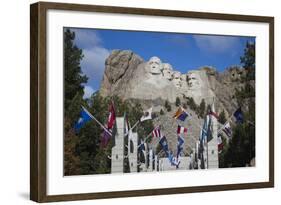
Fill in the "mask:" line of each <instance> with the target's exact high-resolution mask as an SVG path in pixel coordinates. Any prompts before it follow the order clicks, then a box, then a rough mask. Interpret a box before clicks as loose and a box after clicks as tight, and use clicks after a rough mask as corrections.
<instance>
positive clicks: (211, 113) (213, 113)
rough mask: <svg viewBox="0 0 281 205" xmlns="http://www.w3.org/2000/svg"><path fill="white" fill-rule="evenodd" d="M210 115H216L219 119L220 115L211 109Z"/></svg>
mask: <svg viewBox="0 0 281 205" xmlns="http://www.w3.org/2000/svg"><path fill="white" fill-rule="evenodd" d="M209 115H212V116H214V117H215V118H216V119H219V115H218V114H217V113H215V112H213V111H210V113H209Z"/></svg>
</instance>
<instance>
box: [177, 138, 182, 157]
mask: <svg viewBox="0 0 281 205" xmlns="http://www.w3.org/2000/svg"><path fill="white" fill-rule="evenodd" d="M183 144H184V139H183V138H182V137H181V136H178V144H177V158H179V156H180V153H181V151H182V150H183Z"/></svg>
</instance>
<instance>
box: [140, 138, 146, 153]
mask: <svg viewBox="0 0 281 205" xmlns="http://www.w3.org/2000/svg"><path fill="white" fill-rule="evenodd" d="M139 151H145V146H144V141H143V140H141V144H140V145H139Z"/></svg>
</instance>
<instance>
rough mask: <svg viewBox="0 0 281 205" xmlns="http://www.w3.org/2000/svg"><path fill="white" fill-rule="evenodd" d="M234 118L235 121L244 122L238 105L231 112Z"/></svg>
mask: <svg viewBox="0 0 281 205" xmlns="http://www.w3.org/2000/svg"><path fill="white" fill-rule="evenodd" d="M233 116H234V117H235V119H236V123H243V122H244V115H243V112H242V109H241V107H239V108H238V109H237V110H236V111H235V112H234V114H233Z"/></svg>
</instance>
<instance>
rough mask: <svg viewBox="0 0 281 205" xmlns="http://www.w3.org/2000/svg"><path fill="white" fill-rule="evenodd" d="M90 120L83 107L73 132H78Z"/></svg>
mask: <svg viewBox="0 0 281 205" xmlns="http://www.w3.org/2000/svg"><path fill="white" fill-rule="evenodd" d="M91 119H92V117H91V116H90V114H89V112H88V111H87V110H86V109H85V108H84V107H82V110H81V112H80V117H79V119H78V121H77V122H76V123H75V125H74V129H75V132H79V130H80V129H81V128H82V127H83V126H84V125H85V124H86V123H87V122H89V121H90V120H91Z"/></svg>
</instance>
